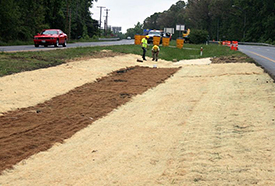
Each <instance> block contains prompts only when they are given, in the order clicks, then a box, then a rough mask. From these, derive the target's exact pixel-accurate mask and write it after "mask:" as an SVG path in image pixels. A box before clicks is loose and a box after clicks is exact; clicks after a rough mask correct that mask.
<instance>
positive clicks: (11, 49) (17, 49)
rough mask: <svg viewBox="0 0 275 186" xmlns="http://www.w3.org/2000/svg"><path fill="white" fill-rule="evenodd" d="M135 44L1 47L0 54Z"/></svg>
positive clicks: (86, 43)
mask: <svg viewBox="0 0 275 186" xmlns="http://www.w3.org/2000/svg"><path fill="white" fill-rule="evenodd" d="M130 44H134V40H126V39H123V40H120V41H102V42H83V43H72V44H70V43H69V44H67V47H63V46H62V45H60V46H59V47H54V46H53V45H49V46H48V47H44V46H39V47H35V46H34V45H21V46H0V52H23V51H41V50H55V49H65V48H76V47H90V46H110V45H130Z"/></svg>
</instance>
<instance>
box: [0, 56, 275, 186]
mask: <svg viewBox="0 0 275 186" xmlns="http://www.w3.org/2000/svg"><path fill="white" fill-rule="evenodd" d="M138 58H140V56H136V55H123V56H115V57H107V58H97V59H89V60H88V59H87V60H82V61H81V60H80V61H77V62H70V63H68V64H64V65H60V66H57V67H52V68H48V69H41V70H36V71H32V72H24V73H20V74H15V75H11V76H6V77H3V78H0V114H1V113H2V116H1V117H0V126H1V127H0V148H1V151H0V154H1V155H0V168H1V171H2V175H0V185H1V186H18V185H125V186H128V185H137V186H138V185H150V186H151V185H180V186H182V185H187V186H190V185H254V184H257V185H264V186H266V185H275V179H274V178H275V159H274V157H275V150H274V144H275V118H274V116H275V105H274V103H275V84H274V83H273V80H272V79H271V78H270V76H268V75H267V74H266V73H264V71H263V69H261V68H260V67H257V66H256V65H255V64H253V63H246V62H244V61H242V60H241V59H236V58H235V57H234V59H233V58H232V59H224V60H225V61H226V62H224V63H220V62H221V61H219V63H218V64H215V63H214V64H210V65H209V64H208V65H183V64H184V63H172V62H167V61H164V60H159V62H158V63H155V62H152V61H150V60H148V61H146V62H143V63H137V62H136V60H137V59H138ZM230 60H231V61H232V63H229V62H230ZM238 60H239V61H238ZM199 62H200V61H199ZM188 64H191V63H188ZM194 64H199V63H198V61H197V60H196V63H194ZM201 64H207V63H201ZM135 65H142V66H149V67H150V68H148V67H134V66H135ZM153 66H157V68H152V67H153ZM179 66H182V68H175V67H179ZM168 67H169V69H168ZM171 67H173V68H171ZM122 68H123V69H126V70H121V69H122ZM110 72H112V73H110ZM108 73H110V74H109V75H108ZM96 79H97V80H96ZM95 80H96V82H94V81H95ZM92 82H94V83H92ZM152 87H153V88H152ZM17 108H18V109H17ZM64 139H65V140H64ZM58 142H61V143H58ZM50 147H51V148H50ZM22 159H23V160H22ZM20 160H22V161H20ZM19 161H20V162H19ZM17 162H19V163H17ZM15 163H17V164H16V165H14V164H15ZM12 165H14V166H13V169H6V168H8V167H11V166H12Z"/></svg>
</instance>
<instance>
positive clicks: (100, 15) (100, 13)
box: [97, 6, 106, 28]
mask: <svg viewBox="0 0 275 186" xmlns="http://www.w3.org/2000/svg"><path fill="white" fill-rule="evenodd" d="M97 8H100V18H99V28H101V17H102V8H106V7H104V6H98V7H97Z"/></svg>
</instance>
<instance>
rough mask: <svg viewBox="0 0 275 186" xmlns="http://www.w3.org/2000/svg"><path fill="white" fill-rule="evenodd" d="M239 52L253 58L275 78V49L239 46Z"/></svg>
mask: <svg viewBox="0 0 275 186" xmlns="http://www.w3.org/2000/svg"><path fill="white" fill-rule="evenodd" d="M239 50H240V51H241V52H243V53H245V54H246V55H248V56H249V57H251V58H253V59H254V60H255V61H256V62H257V63H258V64H259V65H261V66H262V67H263V68H264V69H265V70H266V71H267V72H268V73H269V74H270V75H271V76H272V77H275V47H268V46H251V45H239Z"/></svg>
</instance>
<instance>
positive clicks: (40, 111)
mask: <svg viewBox="0 0 275 186" xmlns="http://www.w3.org/2000/svg"><path fill="white" fill-rule="evenodd" d="M177 70H178V69H175V68H166V69H165V68H161V69H157V68H149V67H138V66H136V67H129V68H126V69H120V70H118V71H115V72H113V73H111V74H109V75H108V76H106V77H103V78H100V79H98V80H97V82H95V83H89V84H85V85H83V86H81V87H78V88H76V89H74V90H72V91H69V92H68V93H66V94H64V95H61V96H57V97H55V98H53V99H51V100H49V101H46V102H45V103H42V104H38V105H37V106H35V107H29V108H24V109H18V110H17V111H12V112H8V113H6V114H4V115H3V116H0V126H1V128H0V146H1V151H0V171H3V170H5V169H6V168H11V166H12V165H14V164H16V163H18V162H19V161H21V160H23V159H25V158H28V157H29V156H31V155H33V154H35V153H37V152H39V151H43V150H47V149H48V148H50V147H51V146H52V145H53V144H54V143H56V142H62V141H63V140H64V139H66V138H69V137H71V136H72V135H73V134H74V133H75V132H77V131H79V130H81V129H83V128H85V127H86V126H88V125H89V124H91V123H92V122H94V121H96V120H97V119H99V118H101V117H103V116H105V115H106V114H108V113H109V112H111V111H112V110H113V109H115V108H117V107H119V106H120V105H122V104H124V103H126V102H127V101H129V100H130V99H131V97H132V96H135V95H137V94H141V93H143V92H145V91H146V90H148V89H149V88H152V87H155V86H156V85H157V84H159V83H163V82H164V80H165V79H167V78H169V77H170V76H171V75H172V74H174V73H175V72H176V71H177Z"/></svg>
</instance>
